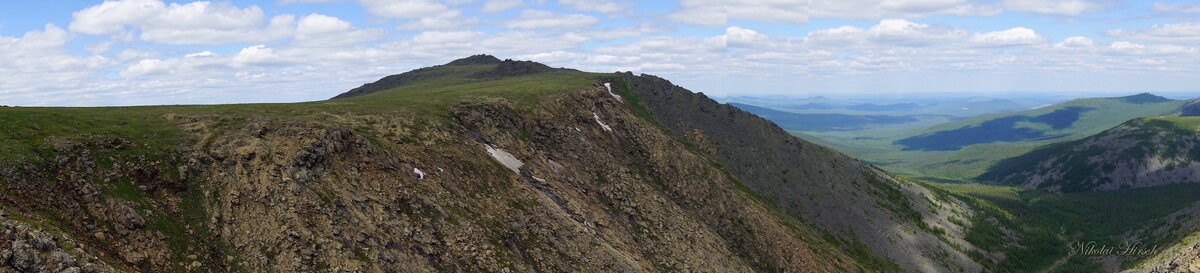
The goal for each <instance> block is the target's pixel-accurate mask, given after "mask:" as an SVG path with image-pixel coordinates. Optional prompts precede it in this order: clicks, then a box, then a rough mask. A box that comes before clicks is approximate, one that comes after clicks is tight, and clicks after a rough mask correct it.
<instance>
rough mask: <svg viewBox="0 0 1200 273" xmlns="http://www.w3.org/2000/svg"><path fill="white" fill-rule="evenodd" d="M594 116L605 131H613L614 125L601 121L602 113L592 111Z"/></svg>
mask: <svg viewBox="0 0 1200 273" xmlns="http://www.w3.org/2000/svg"><path fill="white" fill-rule="evenodd" d="M592 118H594V119H596V123H599V124H600V127H604V130H605V131H609V132H612V127H608V124H604V122H603V121H600V115H597V114H596V113H595V112H592Z"/></svg>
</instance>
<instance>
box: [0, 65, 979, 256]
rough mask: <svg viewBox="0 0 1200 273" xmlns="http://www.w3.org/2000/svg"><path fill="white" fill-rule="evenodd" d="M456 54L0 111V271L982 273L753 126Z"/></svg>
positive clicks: (706, 109)
mask: <svg viewBox="0 0 1200 273" xmlns="http://www.w3.org/2000/svg"><path fill="white" fill-rule="evenodd" d="M486 57H490V56H486ZM472 58H474V59H471V58H468V59H464V60H468V61H461V60H460V61H461V62H460V61H456V62H451V63H450V64H447V65H442V66H435V67H430V68H425V69H421V70H419V71H418V72H416V73H417V74H411V75H408V76H404V75H403V74H402V75H397V76H396V77H395V78H391V79H390V80H387V81H380V82H377V83H373V84H369V85H367V86H365V87H364V88H359V89H356V90H358V92H355V93H353V94H352V95H348V96H343V97H342V98H339V99H334V100H327V101H316V102H305V103H289V104H234V105H194V106H144V107H100V108H53V107H36V108H35V107H13V108H0V129H2V130H0V140H4V141H3V143H2V144H0V151H3V152H4V156H3V159H0V208H2V211H3V213H2V214H0V215H2V216H3V217H0V224H3V225H4V226H5V227H6V228H5V231H4V236H3V237H0V238H2V239H3V241H2V243H0V246H4V247H6V248H7V249H6V250H5V251H6V252H5V253H12V255H13V256H12V257H22V258H21V259H22V260H21V261H30V262H21V263H13V264H10V265H7V266H11V267H12V269H13V270H23V271H61V270H71V269H72V268H75V269H80V270H82V271H84V272H112V271H117V272H120V271H138V272H188V271H210V272H211V271H218V272H261V271H334V270H349V271H366V272H402V271H410V270H418V271H517V272H527V271H552V270H576V271H578V270H585V269H586V270H608V271H622V272H639V271H687V270H715V271H737V272H746V271H801V270H802V271H846V270H849V271H865V272H876V271H886V272H894V271H942V272H948V271H979V270H982V267H981V265H980V264H978V263H977V262H975V261H974V260H972V259H970V257H968V255H967V253H970V252H977V253H988V252H987V251H986V250H979V249H975V248H974V247H972V246H971V244H970V243H967V242H966V241H964V239H963V238H962V234H964V232H965V229H966V226H967V223H964V222H961V221H958V222H957V223H955V221H951V220H950V219H963V218H966V216H964V215H970V214H971V213H972V212H971V211H970V210H969V209H968V208H967V207H966V204H964V203H962V202H960V201H956V200H932V199H928V198H925V197H924V196H927V195H929V194H930V192H929V190H928V189H926V188H925V187H922V186H920V185H918V184H914V183H911V182H908V181H906V180H902V179H896V178H893V177H891V176H890V175H887V174H886V173H884V172H882V171H879V170H877V169H874V168H872V167H870V166H869V165H866V164H862V163H861V162H858V161H857V160H854V159H851V158H849V157H846V156H843V155H841V154H839V153H837V152H835V151H832V150H829V149H827V148H824V147H821V146H817V145H813V144H811V143H807V142H803V141H799V140H796V139H795V138H792V137H791V136H789V135H788V134H787V133H786V132H785V131H783V130H781V129H779V128H778V127H775V126H774V125H772V124H771V123H769V122H768V121H765V120H762V119H761V118H757V117H754V116H753V115H750V114H748V113H745V112H743V111H740V110H737V109H736V108H733V107H730V106H727V105H720V104H717V103H715V102H713V101H712V100H710V99H708V98H706V97H704V96H703V95H699V94H695V93H692V92H690V91H687V90H685V89H682V88H680V87H678V86H674V85H673V84H670V82H667V81H665V80H662V79H659V78H656V77H653V76H646V75H642V76H634V75H632V74H605V73H586V72H580V71H574V70H569V69H551V68H548V67H545V66H542V65H540V64H536V63H531V62H510V61H499V60H494V58H490V59H489V58H483V57H480V56H476V57H472ZM480 58H482V59H480ZM602 83H611V84H612V87H613V90H611V92H613V93H616V94H619V95H620V99H618V98H617V97H614V96H613V95H611V94H610V91H609V90H607V89H606V88H605V86H604V85H602ZM746 141H752V145H747V144H746ZM764 150H766V151H774V152H772V153H768V154H761V153H756V152H754V151H764ZM500 155H506V157H511V158H512V160H507V161H498V160H497V159H496V158H501V156H500ZM764 156H765V157H766V158H771V160H769V161H770V162H761V160H752V159H754V158H760V159H761V158H763V157H764ZM511 161H516V162H517V163H518V164H516V165H512V162H511ZM763 163H765V164H763ZM505 164H508V165H505ZM883 227H887V228H883ZM888 238H893V239H892V240H888ZM29 257H33V258H29ZM64 257H70V258H69V259H68V258H64Z"/></svg>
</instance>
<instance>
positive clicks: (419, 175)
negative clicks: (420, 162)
mask: <svg viewBox="0 0 1200 273" xmlns="http://www.w3.org/2000/svg"><path fill="white" fill-rule="evenodd" d="M413 173H415V174H417V180H424V179H425V172H422V171H421V169H417V168H413Z"/></svg>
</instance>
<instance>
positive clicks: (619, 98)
mask: <svg viewBox="0 0 1200 273" xmlns="http://www.w3.org/2000/svg"><path fill="white" fill-rule="evenodd" d="M604 88H608V94H609V95H612V96H613V98H616V99H617V101H620V102H625V99H622V98H621V96H620V95H617V93H613V92H612V83H607V82H606V83H604Z"/></svg>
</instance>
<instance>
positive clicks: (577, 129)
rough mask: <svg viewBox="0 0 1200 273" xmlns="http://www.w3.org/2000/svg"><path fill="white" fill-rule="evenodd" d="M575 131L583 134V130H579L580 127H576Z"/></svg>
mask: <svg viewBox="0 0 1200 273" xmlns="http://www.w3.org/2000/svg"><path fill="white" fill-rule="evenodd" d="M575 131H576V132H583V130H579V127H575Z"/></svg>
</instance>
